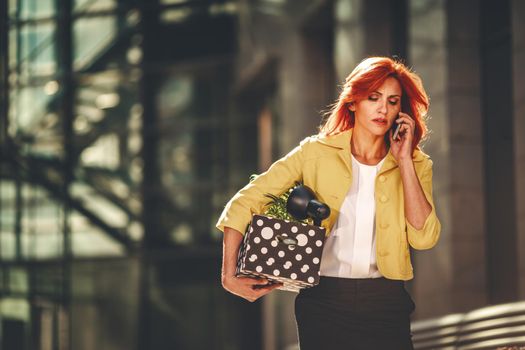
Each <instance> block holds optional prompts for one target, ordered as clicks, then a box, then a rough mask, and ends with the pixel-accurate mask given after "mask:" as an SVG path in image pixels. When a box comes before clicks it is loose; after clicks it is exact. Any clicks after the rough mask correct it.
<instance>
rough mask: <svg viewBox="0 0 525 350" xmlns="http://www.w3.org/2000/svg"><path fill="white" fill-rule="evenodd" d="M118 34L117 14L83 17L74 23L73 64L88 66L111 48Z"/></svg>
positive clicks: (77, 67) (79, 68)
mask: <svg viewBox="0 0 525 350" xmlns="http://www.w3.org/2000/svg"><path fill="white" fill-rule="evenodd" d="M116 35H117V20H116V17H115V16H104V17H93V18H81V19H78V20H76V21H75V22H74V25H73V38H74V39H73V40H74V45H73V47H74V49H73V65H74V68H75V70H81V69H83V68H87V67H88V66H90V65H91V64H93V63H95V62H96V60H97V59H98V58H99V57H100V56H101V55H103V54H104V53H106V52H107V51H108V50H110V49H111V47H112V45H113V44H114V43H115V39H116Z"/></svg>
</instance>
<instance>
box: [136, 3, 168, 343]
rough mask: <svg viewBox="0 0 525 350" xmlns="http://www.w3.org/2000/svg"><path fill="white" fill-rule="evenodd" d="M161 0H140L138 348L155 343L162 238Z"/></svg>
mask: <svg viewBox="0 0 525 350" xmlns="http://www.w3.org/2000/svg"><path fill="white" fill-rule="evenodd" d="M158 3H159V1H158V0H140V1H139V4H140V5H139V6H140V15H141V23H140V34H141V35H142V52H143V55H142V62H141V69H142V79H141V82H140V84H139V98H140V102H141V104H142V110H143V116H142V121H143V122H142V140H143V142H142V144H143V146H142V151H141V157H142V162H143V179H142V186H141V197H142V223H143V225H144V239H143V242H142V247H141V250H140V255H139V258H140V261H139V263H140V280H139V283H140V285H139V293H140V294H139V322H138V332H137V337H138V339H137V344H138V347H137V348H138V349H149V348H150V343H151V329H150V327H151V322H150V318H151V307H150V306H151V303H150V289H151V286H150V273H149V271H150V269H151V268H152V264H153V263H152V259H151V258H150V250H151V249H152V248H154V247H158V246H159V241H160V239H159V238H161V237H162V231H161V229H160V220H158V217H159V213H160V209H161V208H158V205H159V201H158V200H157V198H158V186H159V184H160V183H161V182H160V181H159V179H160V169H159V161H158V140H157V135H158V128H157V112H156V109H155V100H154V98H155V91H156V89H155V83H154V81H155V76H154V71H153V69H152V66H153V64H154V57H152V56H153V53H154V50H153V48H154V43H155V41H156V38H155V33H157V32H158V26H159V12H158V11H159V6H158Z"/></svg>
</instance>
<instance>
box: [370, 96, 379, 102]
mask: <svg viewBox="0 0 525 350" xmlns="http://www.w3.org/2000/svg"><path fill="white" fill-rule="evenodd" d="M368 99H369V100H370V101H377V100H378V97H377V96H374V95H372V96H368Z"/></svg>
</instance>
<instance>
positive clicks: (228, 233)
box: [222, 227, 243, 281]
mask: <svg viewBox="0 0 525 350" xmlns="http://www.w3.org/2000/svg"><path fill="white" fill-rule="evenodd" d="M242 240H243V235H242V233H241V232H239V231H237V230H236V229H233V228H231V227H225V228H224V236H223V244H222V280H223V281H224V278H225V277H232V276H234V275H235V269H236V267H237V255H238V254H239V247H240V245H241V242H242Z"/></svg>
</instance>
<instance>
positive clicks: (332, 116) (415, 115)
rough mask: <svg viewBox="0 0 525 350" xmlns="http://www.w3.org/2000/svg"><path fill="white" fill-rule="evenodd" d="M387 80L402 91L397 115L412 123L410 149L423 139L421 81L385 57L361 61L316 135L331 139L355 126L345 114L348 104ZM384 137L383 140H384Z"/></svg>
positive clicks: (425, 106)
mask: <svg viewBox="0 0 525 350" xmlns="http://www.w3.org/2000/svg"><path fill="white" fill-rule="evenodd" d="M389 77H393V78H395V79H397V81H398V82H399V84H400V85H401V89H402V91H403V92H402V96H401V111H402V112H404V113H407V114H408V115H410V116H411V117H412V119H414V120H415V122H416V130H415V133H414V142H413V144H412V147H413V148H416V147H417V145H418V144H419V142H420V141H421V140H422V139H423V138H424V137H425V136H426V135H427V126H426V121H425V119H426V114H427V112H428V106H429V99H428V96H427V93H426V92H425V89H424V88H423V84H422V82H421V78H420V77H419V76H418V75H417V74H415V73H414V72H412V71H411V70H410V69H409V68H408V67H406V66H405V65H404V64H403V63H401V62H399V61H397V60H393V59H391V58H388V57H369V58H366V59H364V60H363V61H361V63H359V65H357V67H355V69H354V70H353V71H352V73H350V75H349V76H348V77H347V78H346V80H345V84H344V85H343V90H342V91H341V94H340V95H339V99H338V100H337V101H336V102H335V103H334V104H333V105H332V106H331V108H330V110H329V111H328V112H326V114H325V115H326V116H328V118H327V119H326V120H325V122H324V124H323V125H322V126H321V127H320V130H319V134H321V135H326V136H329V135H335V134H339V133H341V132H343V131H345V130H348V129H351V128H353V127H354V124H355V115H354V112H352V111H350V110H349V106H350V104H351V103H355V102H357V101H360V100H362V99H365V98H367V97H368V95H369V94H370V93H371V92H372V91H374V90H376V89H378V88H379V87H380V86H381V85H383V83H384V82H385V80H386V79H387V78H389ZM387 136H388V134H387V135H385V138H386V139H388V137H387Z"/></svg>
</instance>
